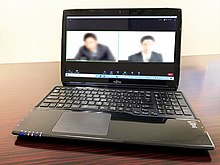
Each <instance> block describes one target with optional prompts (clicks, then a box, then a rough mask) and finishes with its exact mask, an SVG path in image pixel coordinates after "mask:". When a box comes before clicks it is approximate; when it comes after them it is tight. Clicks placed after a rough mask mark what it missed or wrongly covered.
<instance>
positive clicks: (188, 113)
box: [182, 107, 192, 116]
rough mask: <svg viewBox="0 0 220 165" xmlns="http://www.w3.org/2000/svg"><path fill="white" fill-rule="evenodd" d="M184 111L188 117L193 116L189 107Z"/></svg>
mask: <svg viewBox="0 0 220 165" xmlns="http://www.w3.org/2000/svg"><path fill="white" fill-rule="evenodd" d="M182 110H183V113H184V115H186V116H191V115H192V113H191V111H190V109H189V108H188V107H182Z"/></svg>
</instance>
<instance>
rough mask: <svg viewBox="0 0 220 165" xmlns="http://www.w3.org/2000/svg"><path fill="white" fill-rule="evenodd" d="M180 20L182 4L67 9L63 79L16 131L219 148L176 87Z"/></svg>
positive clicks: (63, 25)
mask: <svg viewBox="0 0 220 165" xmlns="http://www.w3.org/2000/svg"><path fill="white" fill-rule="evenodd" d="M181 20H182V19H181V9H169V8H160V9H159V8H155V9H148V8H146V9H143V8H142V9H141V8H140V9H79V10H64V12H63V23H62V52H61V79H62V86H55V87H54V88H53V89H52V90H51V92H50V93H49V94H48V95H47V96H46V97H45V98H44V99H43V100H42V101H40V103H39V104H38V105H36V106H35V107H34V108H33V110H32V111H31V112H30V113H29V114H27V115H26V117H25V118H24V119H23V120H22V121H21V122H20V123H19V124H18V125H17V126H16V127H15V128H14V130H13V131H12V133H13V134H14V135H18V136H21V137H22V136H23V137H27V136H29V137H32V138H33V139H36V138H43V137H47V138H48V137H50V138H66V139H80V140H94V141H102V142H119V143H132V144H143V145H159V146H170V147H183V148H194V149H205V150H209V149H214V144H213V142H212V140H211V138H210V136H209V134H208V132H207V131H206V129H205V128H204V126H203V124H202V122H201V121H200V119H199V118H198V117H197V116H196V115H195V114H194V113H193V111H192V108H191V107H190V104H189V103H188V102H187V101H186V99H185V97H184V95H183V93H182V92H181V91H178V90H177V89H178V83H179V76H180V45H181V44H180V43H181Z"/></svg>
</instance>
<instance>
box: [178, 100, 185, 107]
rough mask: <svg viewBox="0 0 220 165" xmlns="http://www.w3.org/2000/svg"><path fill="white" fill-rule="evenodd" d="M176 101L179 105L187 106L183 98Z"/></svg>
mask: <svg viewBox="0 0 220 165" xmlns="http://www.w3.org/2000/svg"><path fill="white" fill-rule="evenodd" d="M178 102H179V104H180V106H187V104H186V102H185V100H184V99H178Z"/></svg>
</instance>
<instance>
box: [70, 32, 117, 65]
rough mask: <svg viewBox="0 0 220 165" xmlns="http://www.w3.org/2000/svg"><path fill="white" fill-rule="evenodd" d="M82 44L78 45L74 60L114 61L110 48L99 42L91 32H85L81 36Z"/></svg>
mask: <svg viewBox="0 0 220 165" xmlns="http://www.w3.org/2000/svg"><path fill="white" fill-rule="evenodd" d="M83 41H84V45H83V46H82V47H80V49H79V51H78V53H77V55H76V56H75V58H74V59H75V60H105V61H115V58H114V56H113V55H112V53H111V51H110V49H109V48H108V47H107V46H105V45H102V44H99V43H98V41H97V37H96V35H95V34H93V33H86V34H85V35H84V37H83Z"/></svg>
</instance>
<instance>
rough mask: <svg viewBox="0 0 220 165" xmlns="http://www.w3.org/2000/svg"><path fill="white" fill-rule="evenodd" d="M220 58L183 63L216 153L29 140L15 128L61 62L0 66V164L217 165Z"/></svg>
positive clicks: (56, 78)
mask: <svg viewBox="0 0 220 165" xmlns="http://www.w3.org/2000/svg"><path fill="white" fill-rule="evenodd" d="M219 72H220V55H219V56H211V55H210V56H191V57H190V56H188V57H183V59H182V72H181V83H180V89H181V90H183V91H184V94H185V95H186V97H187V99H188V100H190V103H191V104H192V107H193V109H194V111H195V112H196V114H197V115H198V116H199V117H200V118H201V120H202V122H203V124H204V125H205V127H206V128H207V130H208V131H209V133H210V135H211V137H212V139H213V141H214V143H215V145H216V149H215V150H213V151H209V152H206V151H198V150H186V149H174V148H169V147H154V146H139V145H125V144H112V143H98V142H85V141H78V140H61V139H42V140H35V141H34V140H31V139H26V138H22V139H21V138H17V137H16V136H13V135H11V131H12V129H13V128H14V127H15V125H16V124H17V123H18V122H19V121H20V120H21V119H22V118H23V117H24V116H25V114H27V112H28V111H30V110H31V108H32V107H33V106H34V105H36V104H37V103H38V102H39V101H40V100H41V99H42V98H43V97H44V96H45V95H46V94H47V93H48V92H49V91H50V90H51V89H52V87H54V86H55V85H57V84H58V83H59V82H60V64H59V63H58V62H49V63H27V64H1V65H0V164H30V163H33V164H198V163H204V164H208V163H209V164H220V73H219Z"/></svg>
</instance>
